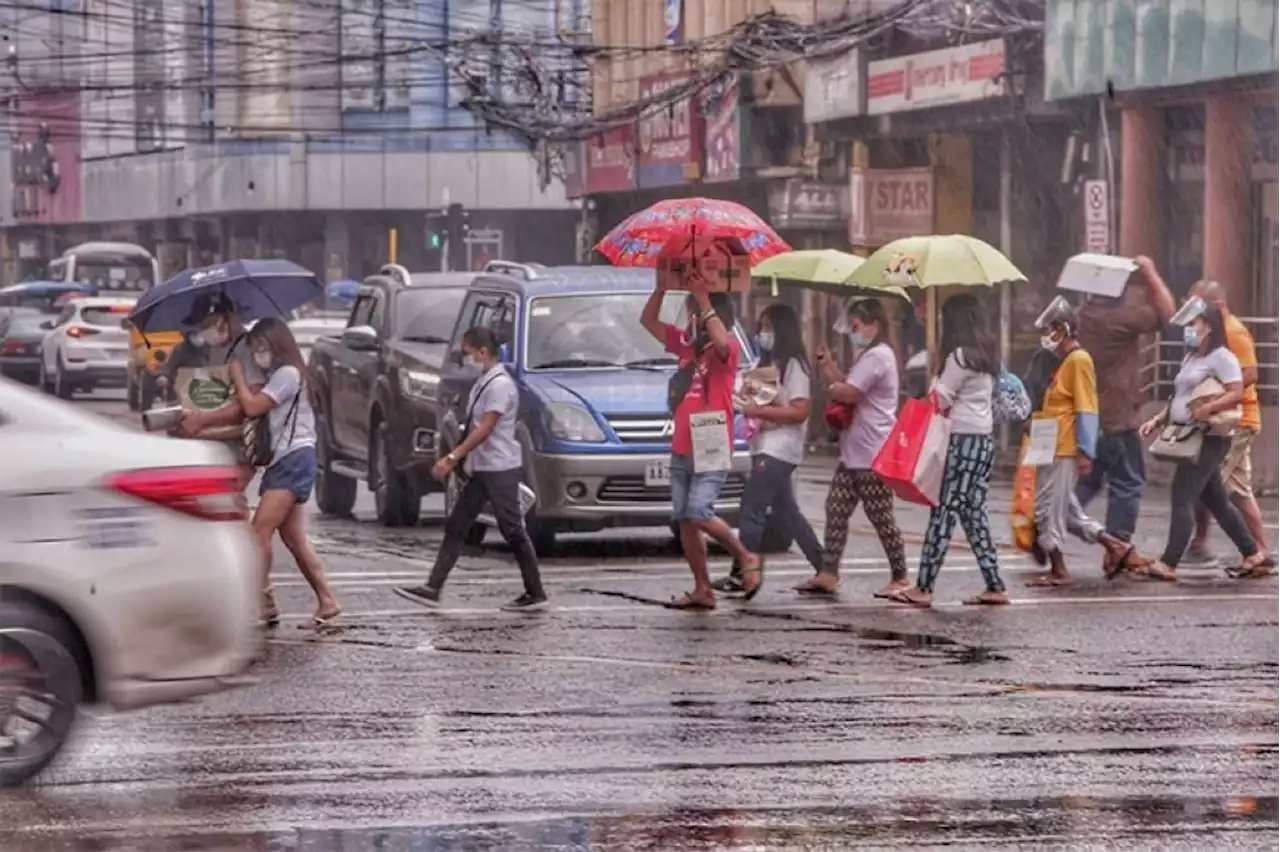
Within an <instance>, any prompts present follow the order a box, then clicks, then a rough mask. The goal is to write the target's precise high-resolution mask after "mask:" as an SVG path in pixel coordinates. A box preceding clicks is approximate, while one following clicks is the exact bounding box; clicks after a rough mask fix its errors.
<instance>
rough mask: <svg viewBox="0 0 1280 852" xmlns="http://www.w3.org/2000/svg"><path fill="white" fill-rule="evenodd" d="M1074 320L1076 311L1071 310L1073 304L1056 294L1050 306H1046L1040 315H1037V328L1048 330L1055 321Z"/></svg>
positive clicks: (1071, 321)
mask: <svg viewBox="0 0 1280 852" xmlns="http://www.w3.org/2000/svg"><path fill="white" fill-rule="evenodd" d="M1074 321H1075V312H1074V311H1073V310H1071V304H1070V303H1069V302H1068V301H1067V300H1066V299H1064V298H1063V297H1062V296H1054V297H1053V301H1052V302H1050V303H1049V307H1047V308H1045V309H1044V310H1043V311H1042V312H1041V313H1040V316H1038V317H1036V329H1037V330H1039V331H1046V330H1047V329H1048V328H1049V326H1051V325H1053V324H1054V323H1055V322H1061V323H1067V324H1072V323H1074Z"/></svg>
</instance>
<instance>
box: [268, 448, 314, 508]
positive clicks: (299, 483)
mask: <svg viewBox="0 0 1280 852" xmlns="http://www.w3.org/2000/svg"><path fill="white" fill-rule="evenodd" d="M315 484H316V448H315V447H298V448H297V449H296V450H290V451H289V452H288V454H287V455H285V456H283V457H281V458H279V459H276V460H275V461H274V462H273V463H272V464H271V466H270V467H268V468H267V469H266V470H264V471H263V472H262V483H261V484H260V485H259V486H258V495H259V496H261V495H263V494H266V493H267V492H268V491H289V492H291V493H292V494H293V499H294V500H296V501H298V503H300V504H301V503H305V502H307V500H309V499H311V489H312V488H314V487H315Z"/></svg>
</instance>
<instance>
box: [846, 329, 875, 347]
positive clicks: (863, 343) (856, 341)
mask: <svg viewBox="0 0 1280 852" xmlns="http://www.w3.org/2000/svg"><path fill="white" fill-rule="evenodd" d="M870 342H871V340H870V338H868V337H867V335H866V333H865V332H861V331H851V332H849V345H850V346H852V347H853V348H854V349H865V348H867V344H869V343H870Z"/></svg>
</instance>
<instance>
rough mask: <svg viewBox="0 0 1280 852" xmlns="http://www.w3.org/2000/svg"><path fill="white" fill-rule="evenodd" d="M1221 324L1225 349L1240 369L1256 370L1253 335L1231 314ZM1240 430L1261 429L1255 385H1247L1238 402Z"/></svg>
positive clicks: (1256, 359) (1256, 387) (1256, 356)
mask: <svg viewBox="0 0 1280 852" xmlns="http://www.w3.org/2000/svg"><path fill="white" fill-rule="evenodd" d="M1223 324H1224V325H1225V326H1226V330H1227V348H1228V349H1230V350H1231V354H1232V355H1234V356H1236V360H1237V361H1239V362H1240V369H1242V370H1243V369H1245V368H1247V367H1253V369H1254V370H1255V371H1256V370H1257V369H1258V350H1257V347H1255V346H1254V343H1253V335H1252V334H1250V333H1249V329H1247V328H1245V325H1244V323H1242V322H1240V320H1238V319H1236V318H1235V316H1233V315H1232V314H1227V315H1226V316H1225V317H1223ZM1240 409H1241V410H1240V428H1241V429H1252V430H1254V431H1255V432H1256V431H1258V430H1260V429H1262V412H1261V411H1260V410H1259V408H1258V386H1257V385H1256V384H1253V385H1249V386H1248V387H1246V388H1245V389H1244V397H1243V398H1242V399H1241V400H1240Z"/></svg>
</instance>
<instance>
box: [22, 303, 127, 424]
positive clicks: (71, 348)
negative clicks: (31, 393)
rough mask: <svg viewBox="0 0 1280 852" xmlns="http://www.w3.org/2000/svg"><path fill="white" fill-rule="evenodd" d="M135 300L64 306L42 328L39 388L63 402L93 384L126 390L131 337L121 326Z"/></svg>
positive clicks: (92, 386) (68, 304) (94, 385)
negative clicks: (58, 397)
mask: <svg viewBox="0 0 1280 852" xmlns="http://www.w3.org/2000/svg"><path fill="white" fill-rule="evenodd" d="M135 301H136V300H135V299H121V298H109V297H100V296H91V297H88V298H82V299H76V300H74V301H71V302H68V303H67V304H65V305H63V307H62V311H61V313H59V314H58V316H57V317H56V318H55V319H51V320H49V321H48V322H47V323H46V328H48V330H49V334H48V335H47V336H46V337H45V339H44V343H43V345H42V346H41V355H42V358H41V361H40V387H42V388H44V389H45V390H47V391H50V392H51V393H54V394H57V395H58V396H60V397H62V398H63V399H69V398H70V397H71V394H72V393H73V392H74V391H77V390H81V391H89V390H92V389H93V388H94V387H96V386H97V385H111V386H117V387H124V386H125V377H126V374H127V370H128V365H129V332H128V331H126V330H125V328H124V326H123V325H122V322H123V321H124V320H125V318H127V317H128V316H129V312H130V311H132V310H133V304H134V302H135Z"/></svg>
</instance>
